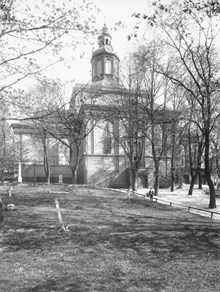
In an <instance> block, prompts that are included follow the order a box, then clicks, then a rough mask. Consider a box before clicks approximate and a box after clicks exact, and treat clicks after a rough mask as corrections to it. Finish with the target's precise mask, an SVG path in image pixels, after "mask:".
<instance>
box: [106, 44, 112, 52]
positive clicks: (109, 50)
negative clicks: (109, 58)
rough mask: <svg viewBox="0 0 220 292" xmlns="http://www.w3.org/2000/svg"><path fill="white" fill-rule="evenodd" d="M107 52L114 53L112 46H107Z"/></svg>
mask: <svg viewBox="0 0 220 292" xmlns="http://www.w3.org/2000/svg"><path fill="white" fill-rule="evenodd" d="M105 50H106V52H108V53H111V52H112V46H110V45H105Z"/></svg>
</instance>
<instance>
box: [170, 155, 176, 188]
mask: <svg viewBox="0 0 220 292" xmlns="http://www.w3.org/2000/svg"><path fill="white" fill-rule="evenodd" d="M171 163H172V164H173V162H172V160H171ZM174 188H175V168H174V167H173V166H171V187H170V191H171V192H174Z"/></svg>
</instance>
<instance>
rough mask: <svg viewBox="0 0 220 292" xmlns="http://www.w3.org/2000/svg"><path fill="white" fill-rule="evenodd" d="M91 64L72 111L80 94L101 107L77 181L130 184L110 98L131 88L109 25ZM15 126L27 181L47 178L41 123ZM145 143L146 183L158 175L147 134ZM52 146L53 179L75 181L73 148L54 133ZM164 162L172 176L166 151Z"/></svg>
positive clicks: (95, 108) (90, 105)
mask: <svg viewBox="0 0 220 292" xmlns="http://www.w3.org/2000/svg"><path fill="white" fill-rule="evenodd" d="M91 67H92V77H91V83H90V84H77V85H76V86H75V87H74V88H73V93H72V99H71V103H70V109H69V110H70V111H71V110H74V107H75V106H78V107H80V100H81V99H82V98H85V99H86V104H84V106H85V108H86V111H87V113H89V112H93V113H95V114H94V115H92V118H90V121H89V124H88V126H89V127H90V129H91V131H89V133H88V135H86V138H85V139H84V142H83V144H82V147H81V149H80V155H81V159H80V163H79V166H78V168H77V174H76V175H77V183H79V184H100V185H101V186H105V187H123V188H129V185H130V180H129V166H130V165H129V160H128V157H127V154H126V153H125V151H124V149H123V147H122V146H121V145H120V143H119V142H118V140H119V139H117V137H119V136H120V135H121V132H120V121H119V119H118V118H117V116H115V117H114V118H112V119H111V121H110V119H108V118H107V117H109V116H111V113H112V108H111V103H110V102H108V99H109V98H110V97H111V96H114V95H117V93H118V91H121V90H122V91H123V90H125V92H126V89H122V88H121V85H120V76H119V67H120V59H119V57H118V55H117V54H116V53H115V52H114V50H113V47H112V38H111V35H110V34H109V32H108V29H107V27H106V26H105V25H104V27H103V28H102V30H101V33H100V35H99V36H98V48H97V49H96V50H95V51H93V53H92V57H91ZM79 92H80V94H79ZM116 106H117V105H116ZM12 128H13V131H14V135H15V139H17V140H18V141H20V161H21V162H22V177H23V178H24V181H31V180H33V178H34V179H37V181H38V182H43V181H45V172H44V168H43V152H42V147H40V146H39V147H37V146H38V144H40V141H39V135H38V133H37V132H36V129H35V128H34V127H33V126H31V125H30V126H27V125H21V124H20V125H19V124H18V123H15V124H13V125H12ZM113 133H114V135H113ZM37 139H38V141H37ZM139 144H140V145H143V144H145V145H144V146H143V147H142V148H143V151H142V156H141V160H142V161H141V167H140V168H139V171H138V172H139V183H140V185H141V186H143V187H149V186H152V185H153V181H154V167H153V164H152V155H151V150H150V147H149V149H148V148H147V146H146V139H141V141H139V142H138V147H139ZM24 146H25V147H26V148H25V149H27V151H26V153H24ZM48 148H49V153H50V165H51V175H52V182H58V178H59V176H60V175H62V177H63V182H64V183H65V182H66V183H71V169H70V166H69V159H68V155H69V153H68V151H67V149H65V147H63V145H62V144H61V143H60V142H58V141H56V140H55V139H54V138H52V137H51V138H49V139H48ZM134 156H135V154H134ZM134 159H135V157H134ZM162 165H163V171H164V173H166V176H169V172H170V162H169V157H166V159H165V160H164V161H163V163H162Z"/></svg>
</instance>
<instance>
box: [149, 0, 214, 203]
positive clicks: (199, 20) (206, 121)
mask: <svg viewBox="0 0 220 292" xmlns="http://www.w3.org/2000/svg"><path fill="white" fill-rule="evenodd" d="M154 6H155V10H154V14H153V15H150V16H149V15H144V18H145V19H147V20H148V24H149V23H150V25H151V26H155V27H157V28H158V29H160V30H161V31H162V34H164V39H165V41H166V43H167V45H168V47H169V49H170V51H171V52H172V56H173V60H174V61H175V62H176V64H178V67H177V66H175V65H174V66H173V70H170V71H169V72H167V71H163V70H160V71H158V72H160V73H161V74H163V75H164V76H166V77H167V78H169V79H170V80H172V82H173V83H175V84H178V85H179V86H181V87H182V88H184V89H185V90H186V91H187V92H188V93H189V94H190V96H191V97H192V98H193V99H194V100H195V102H196V106H197V107H198V109H199V111H200V116H201V121H202V122H201V125H200V127H199V128H200V131H201V133H202V135H203V136H204V143H205V150H204V159H205V174H206V180H207V183H208V186H209V190H210V201H209V208H215V207H216V200H215V188H214V184H213V180H212V177H211V165H210V160H209V158H210V136H211V132H212V129H213V126H214V124H215V122H216V120H217V116H218V113H217V112H216V102H215V101H216V98H217V95H218V94H217V92H216V90H217V89H218V83H217V82H216V80H217V76H218V73H219V61H218V54H217V52H216V50H215V39H216V37H217V35H218V30H219V22H218V18H216V15H217V16H218V14H219V3H217V2H215V3H214V2H213V3H212V2H210V1H201V3H195V2H193V1H183V2H181V3H180V2H178V3H177V2H175V3H174V2H173V3H171V4H169V5H165V4H162V3H161V2H159V3H157V2H154ZM180 70H181V73H182V74H181V75H180V74H179V71H180ZM192 84H193V86H192Z"/></svg>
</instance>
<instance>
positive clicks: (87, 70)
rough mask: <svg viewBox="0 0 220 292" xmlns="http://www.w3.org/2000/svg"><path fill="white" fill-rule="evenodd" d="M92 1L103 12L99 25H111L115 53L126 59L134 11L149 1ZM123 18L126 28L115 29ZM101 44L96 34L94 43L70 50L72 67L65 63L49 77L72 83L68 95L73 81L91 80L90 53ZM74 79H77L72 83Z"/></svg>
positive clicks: (100, 26)
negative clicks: (65, 65) (82, 54)
mask: <svg viewBox="0 0 220 292" xmlns="http://www.w3.org/2000/svg"><path fill="white" fill-rule="evenodd" d="M88 1H89V2H93V3H94V4H95V5H96V6H97V7H99V8H100V10H101V11H100V12H99V13H98V15H97V18H96V20H97V21H96V27H97V28H99V29H100V32H101V29H102V27H103V25H104V23H105V24H106V25H107V27H108V28H109V32H110V34H111V36H112V46H113V49H114V52H116V53H117V54H118V56H119V58H123V56H124V55H125V53H126V52H127V51H128V50H129V47H130V46H132V44H131V42H128V40H127V36H128V34H129V32H130V31H131V30H132V27H134V25H135V23H136V19H135V18H134V17H133V18H132V17H131V15H132V14H133V13H134V12H144V10H145V7H146V3H147V2H149V0H88ZM119 21H121V22H122V23H123V24H124V26H123V28H120V29H118V30H117V31H114V30H113V28H114V27H115V24H116V23H118V22H119ZM97 47H98V43H97V36H96V37H95V39H94V46H90V45H88V47H86V46H83V47H82V48H79V49H78V51H71V53H72V54H73V56H74V57H75V61H71V62H70V64H68V65H69V69H68V68H65V67H64V66H63V64H59V65H57V66H56V69H55V70H51V71H50V72H49V73H48V74H49V78H59V79H61V80H62V81H64V82H68V81H69V82H70V84H69V86H67V95H69V92H70V90H71V88H72V86H73V84H74V83H87V82H90V81H91V63H90V60H91V56H92V51H93V49H96V48H97ZM80 50H83V51H84V52H85V54H84V56H83V58H82V59H80V58H79V57H80V55H81V53H82V52H81V51H80ZM73 80H74V82H73Z"/></svg>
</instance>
